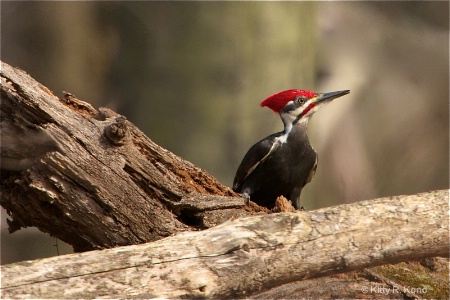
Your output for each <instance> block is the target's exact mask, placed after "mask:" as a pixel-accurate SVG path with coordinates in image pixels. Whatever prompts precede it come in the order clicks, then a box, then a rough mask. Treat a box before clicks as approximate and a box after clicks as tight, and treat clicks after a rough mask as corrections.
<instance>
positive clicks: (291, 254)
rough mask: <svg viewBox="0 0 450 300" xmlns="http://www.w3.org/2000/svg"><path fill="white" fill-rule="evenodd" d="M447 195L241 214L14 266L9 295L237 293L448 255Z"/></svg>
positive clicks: (6, 275)
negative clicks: (201, 227)
mask: <svg viewBox="0 0 450 300" xmlns="http://www.w3.org/2000/svg"><path fill="white" fill-rule="evenodd" d="M448 192H449V191H448V190H442V191H436V192H430V193H423V194H418V195H413V196H399V197H390V198H382V199H377V200H371V201H362V202H357V203H353V204H347V205H340V206H335V207H330V208H324V209H319V210H315V211H311V212H293V213H279V214H269V215H263V216H254V217H248V218H240V219H237V220H234V221H230V222H227V223H224V224H221V225H218V226H216V227H214V228H211V229H208V230H205V231H201V232H186V233H182V234H178V235H175V236H173V237H169V238H166V239H163V240H160V241H156V242H152V243H147V244H143V245H136V246H127V247H118V248H114V249H108V250H101V251H94V252H87V253H81V254H75V255H65V256H61V257H54V258H48V259H42V260H39V261H35V262H29V263H26V264H23V263H17V264H11V265H6V266H4V267H2V269H1V271H2V292H3V296H4V297H7V298H18V297H21V298H41V297H46V298H97V297H114V298H122V297H124V298H129V297H138V298H147V297H149V298H230V297H242V296H248V295H251V294H253V293H255V292H258V291H262V290H265V289H269V288H270V287H274V286H277V285H281V284H284V283H288V282H292V281H295V280H302V279H308V278H314V277H320V276H324V275H330V274H336V273H342V272H348V271H351V270H358V269H362V268H365V267H371V266H377V265H381V264H386V263H396V262H401V261H405V260H411V259H422V258H426V257H430V256H446V255H447V254H448V251H449V245H448V243H449V237H448V230H449V228H448V215H447V210H448V209H447V201H448V200H447V198H448ZM420 287H421V286H417V288H420ZM360 292H364V291H362V290H360ZM397 296H398V295H397Z"/></svg>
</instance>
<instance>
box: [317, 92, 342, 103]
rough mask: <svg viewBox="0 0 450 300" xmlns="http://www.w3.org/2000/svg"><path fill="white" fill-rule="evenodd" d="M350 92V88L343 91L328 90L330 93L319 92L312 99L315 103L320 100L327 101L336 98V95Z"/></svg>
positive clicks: (320, 101)
mask: <svg viewBox="0 0 450 300" xmlns="http://www.w3.org/2000/svg"><path fill="white" fill-rule="evenodd" d="M348 93H350V90H345V91H337V92H330V93H319V94H318V95H317V96H316V100H315V101H314V102H315V103H316V104H319V103H322V102H329V101H331V100H333V99H336V98H338V97H341V96H344V95H347V94H348Z"/></svg>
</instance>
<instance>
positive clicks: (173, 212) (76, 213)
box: [0, 63, 251, 251]
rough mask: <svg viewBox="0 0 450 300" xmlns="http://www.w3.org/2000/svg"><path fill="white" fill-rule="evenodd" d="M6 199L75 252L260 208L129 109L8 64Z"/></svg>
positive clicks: (19, 219)
mask: <svg viewBox="0 0 450 300" xmlns="http://www.w3.org/2000/svg"><path fill="white" fill-rule="evenodd" d="M1 83H2V86H1V115H0V117H1V140H2V144H1V175H2V176H1V185H2V197H1V205H2V206H3V207H4V208H6V210H7V211H8V212H9V213H10V215H11V219H10V220H9V221H8V223H9V230H10V232H14V231H16V230H18V229H20V228H22V227H28V226H35V227H37V228H39V229H40V230H41V231H43V232H47V233H49V234H51V235H52V236H55V237H57V238H59V239H61V240H63V241H65V242H67V243H69V244H71V245H72V246H73V247H74V249H75V251H86V250H93V249H102V248H110V247H114V246H119V245H130V244H137V243H143V242H148V241H154V240H158V239H160V238H163V237H167V236H169V235H172V234H174V233H177V232H179V231H186V230H198V229H205V228H209V227H212V226H215V225H217V224H220V223H222V222H224V221H225V220H228V219H232V218H237V217H240V216H245V215H249V214H251V212H250V210H249V209H247V210H246V209H244V208H243V207H244V205H245V201H244V200H243V199H242V198H240V197H239V196H238V195H236V194H235V193H234V192H232V191H231V190H230V189H229V188H227V187H225V186H223V185H222V184H220V183H219V182H218V181H217V180H216V179H215V178H214V177H212V176H211V175H209V174H208V173H206V172H205V171H204V170H201V169H200V168H198V167H196V166H194V165H193V164H192V163H190V162H188V161H186V160H183V159H182V158H180V157H178V156H176V155H174V154H173V153H171V152H169V151H167V150H165V149H163V148H161V147H159V146H158V145H156V144H155V143H153V142H152V141H151V140H150V139H149V138H148V137H146V136H145V135H144V134H143V133H142V132H141V131H140V130H139V129H138V128H136V126H134V125H133V124H132V123H130V122H129V121H127V120H126V118H125V117H123V116H121V115H118V114H117V113H115V112H113V111H111V110H109V109H106V108H100V110H99V111H97V110H95V109H94V108H93V107H92V106H91V105H90V104H88V103H86V102H83V101H81V100H78V99H77V98H75V97H74V96H73V95H71V94H69V93H65V95H64V97H63V98H62V99H59V98H58V97H56V96H55V95H54V94H53V93H52V92H51V91H50V90H48V89H47V88H46V87H44V86H43V85H41V84H39V83H38V82H36V81H35V80H34V79H33V78H31V77H30V76H29V75H28V74H26V73H25V72H23V71H21V70H18V69H15V68H12V67H11V66H9V65H7V64H5V63H2V64H1Z"/></svg>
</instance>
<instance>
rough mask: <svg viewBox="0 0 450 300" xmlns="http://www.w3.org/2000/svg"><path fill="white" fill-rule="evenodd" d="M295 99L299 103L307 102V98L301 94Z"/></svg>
mask: <svg viewBox="0 0 450 300" xmlns="http://www.w3.org/2000/svg"><path fill="white" fill-rule="evenodd" d="M295 101H296V102H297V103H298V104H303V103H305V101H306V98H305V97H301V96H299V97H297V98H296V99H295Z"/></svg>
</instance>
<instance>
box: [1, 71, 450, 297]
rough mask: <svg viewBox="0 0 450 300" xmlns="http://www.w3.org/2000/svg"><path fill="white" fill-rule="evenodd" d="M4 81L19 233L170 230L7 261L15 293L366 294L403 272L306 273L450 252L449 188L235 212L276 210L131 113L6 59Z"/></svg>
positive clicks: (97, 239) (8, 163)
mask: <svg viewBox="0 0 450 300" xmlns="http://www.w3.org/2000/svg"><path fill="white" fill-rule="evenodd" d="M1 84H2V85H1V90H0V92H1V103H0V121H1V123H0V126H1V161H0V162H1V179H0V182H1V192H2V197H1V198H0V200H1V205H2V206H3V207H4V208H6V209H7V211H8V212H9V213H10V215H11V219H10V220H9V229H10V231H11V232H13V231H15V230H18V229H20V228H22V227H27V226H36V227H38V228H39V229H40V230H41V231H44V232H48V233H50V234H51V235H53V236H56V237H58V238H60V239H62V240H64V241H66V242H67V243H69V244H71V245H73V246H74V249H75V250H76V251H86V250H92V249H102V248H111V247H115V246H121V245H130V244H139V243H145V242H149V241H156V240H159V241H156V242H153V243H148V244H141V245H133V246H127V247H117V248H113V249H109V250H102V251H93V252H86V253H81V254H74V255H66V256H61V257H54V258H49V259H43V260H36V261H30V262H25V263H17V264H11V265H7V266H3V267H2V296H3V297H8V298H30V297H33V298H36V297H45V298H49V297H50V298H58V297H82V298H92V297H127V298H129V297H140V298H144V297H170V298H177V297H210V298H211V297H216V298H217V297H218V298H223V297H243V296H250V295H253V297H256V298H258V297H259V298H289V297H299V296H301V297H322V298H323V297H327V296H329V297H330V298H336V297H338V298H342V297H350V298H351V297H353V298H355V297H358V298H361V295H362V294H361V293H363V294H367V293H365V292H364V291H363V289H362V287H363V284H365V282H367V281H369V282H371V283H372V284H374V282H377V284H378V283H379V284H383V286H392V287H393V286H394V285H395V284H397V283H396V282H394V283H392V282H393V280H391V279H387V278H388V277H387V276H386V275H384V274H383V275H380V274H381V271H380V270H378V269H377V270H375V271H373V269H371V270H369V271H364V270H363V271H358V272H356V273H346V274H340V275H332V277H322V278H320V279H315V280H313V279H310V280H305V279H308V278H315V277H320V276H326V275H329V274H337V273H342V272H348V271H351V270H360V269H361V268H364V267H369V266H375V265H382V264H388V263H395V262H401V261H409V260H413V259H421V258H427V259H429V257H431V256H436V255H441V256H442V255H444V256H445V255H446V254H447V253H448V213H447V211H448V191H447V190H444V191H437V192H430V193H424V194H419V195H415V196H398V197H391V198H385V199H378V200H374V201H364V202H359V203H355V204H350V205H342V206H338V207H332V208H326V209H321V210H317V211H312V212H292V213H280V214H273V215H261V216H258V217H254V218H243V219H237V218H239V217H242V216H248V215H254V214H261V213H264V212H267V210H264V209H261V208H259V207H258V206H256V205H255V204H253V203H250V205H248V206H247V205H245V201H244V200H243V199H242V198H240V197H238V196H237V195H236V194H234V193H233V192H232V191H231V190H230V189H229V188H227V187H225V186H223V185H221V184H220V183H219V182H217V180H215V179H214V178H213V177H212V176H211V175H209V174H207V173H206V172H205V171H203V170H201V169H199V168H197V167H196V166H194V165H193V164H191V163H189V162H187V161H185V160H183V159H181V158H180V157H178V156H176V155H174V154H173V153H170V152H169V151H167V150H165V149H163V148H161V147H159V146H158V145H156V144H155V143H153V142H152V141H151V140H150V139H149V138H147V137H146V136H145V135H144V134H143V133H142V132H141V131H139V129H138V128H136V127H135V126H134V125H133V124H132V123H130V122H129V121H127V120H126V118H125V117H123V116H121V115H118V114H117V113H115V112H113V111H111V110H109V109H106V108H100V109H99V110H98V111H97V110H96V109H94V108H93V107H92V106H91V105H90V104H88V103H86V102H83V101H81V100H79V99H77V98H75V97H74V96H73V95H71V94H70V93H65V94H64V97H63V98H62V99H59V98H58V97H56V96H55V95H54V94H53V93H52V92H51V91H49V90H48V89H47V88H46V87H44V86H43V85H41V84H39V83H38V82H36V81H35V80H33V79H32V78H31V77H30V76H29V75H27V74H26V73H25V72H23V71H21V70H18V69H15V68H12V67H10V66H9V65H7V64H4V63H2V64H1ZM277 201H278V204H279V205H278V209H279V210H281V211H289V210H290V208H289V203H288V202H286V201H285V199H282V198H280V199H278V200H277ZM233 219H237V220H234V221H232V222H228V223H225V224H223V225H220V226H217V225H218V224H221V223H223V222H225V221H227V220H233ZM214 226H217V227H214ZM211 227H214V228H211ZM207 228H211V229H208V230H205V231H201V232H187V233H180V232H181V231H197V230H200V229H207ZM172 235H175V236H172ZM167 236H171V237H168V238H165V239H162V238H164V237H167ZM161 239H162V240H161ZM417 264H418V263H417ZM383 267H384V266H383ZM387 267H388V268H389V265H388V266H387ZM379 268H381V267H379ZM401 268H403V269H405V267H404V266H402V267H401ZM447 272H448V266H447ZM397 274H398V272H397ZM430 276H431V277H432V275H430ZM433 276H434V275H433ZM433 278H435V277H433ZM298 280H303V281H298ZM421 280H423V276H422V277H421ZM294 281H297V282H294ZM380 281H382V283H380ZM282 284H285V285H284V286H280V285H282ZM345 284H350V285H352V286H353V287H354V293H352V291H350V292H349V291H348V290H347V292H345V291H344V286H345ZM287 285H289V287H288V286H287ZM318 286H320V287H321V288H320V289H319V288H315V287H318ZM403 286H406V285H405V284H404V285H403ZM428 286H432V283H430V284H428ZM440 286H448V280H447V282H444V283H443V284H441V283H439V284H438V287H440ZM271 287H277V288H274V289H272V290H269V291H265V290H267V289H269V288H271ZM339 287H340V289H339ZM328 289H332V290H333V291H335V292H334V294H327V293H328V292H327V291H328ZM355 289H356V290H357V291H355ZM437 289H438V288H435V289H434V290H435V291H436V290H437ZM263 291H265V292H263ZM296 291H297V293H299V294H296ZM258 292H262V293H260V294H255V293H258ZM286 293H288V294H286ZM446 293H447V294H446V295H447V297H448V290H446ZM443 294H445V292H444V293H443ZM379 295H382V294H380V293H378V294H374V293H370V295H369V296H370V297H372V298H378V297H377V296H379ZM402 295H404V297H416V296H417V297H419V296H423V295H418V294H417V293H416V294H414V293H413V294H411V293H409V291H407V292H405V293H403V294H402ZM427 295H428V296H429V297H432V298H439V296H436V295H442V294H427ZM382 296H383V295H382ZM392 296H397V298H398V296H399V294H392Z"/></svg>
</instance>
